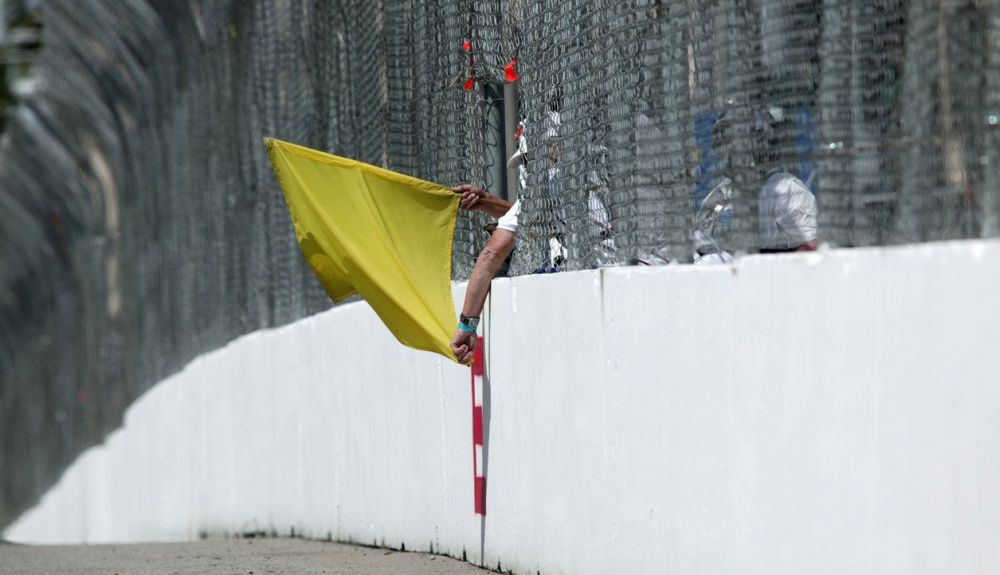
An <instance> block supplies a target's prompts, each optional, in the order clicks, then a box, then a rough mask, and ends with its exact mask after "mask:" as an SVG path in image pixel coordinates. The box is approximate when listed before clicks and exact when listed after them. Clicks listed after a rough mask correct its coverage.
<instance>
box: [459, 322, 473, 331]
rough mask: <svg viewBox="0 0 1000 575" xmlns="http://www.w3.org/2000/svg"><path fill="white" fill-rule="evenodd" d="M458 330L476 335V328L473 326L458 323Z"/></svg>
mask: <svg viewBox="0 0 1000 575" xmlns="http://www.w3.org/2000/svg"><path fill="white" fill-rule="evenodd" d="M458 329H460V330H462V331H467V332H469V333H476V328H474V327H472V326H468V325H465V324H464V323H462V322H458Z"/></svg>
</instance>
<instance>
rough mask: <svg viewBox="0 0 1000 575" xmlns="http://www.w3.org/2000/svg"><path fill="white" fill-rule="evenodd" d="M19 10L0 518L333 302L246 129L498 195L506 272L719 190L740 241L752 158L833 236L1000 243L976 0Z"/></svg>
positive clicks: (547, 264)
mask: <svg viewBox="0 0 1000 575" xmlns="http://www.w3.org/2000/svg"><path fill="white" fill-rule="evenodd" d="M39 4H40V8H39V13H38V15H39V19H40V21H41V22H42V26H43V42H44V49H43V51H42V55H41V57H40V59H39V61H38V62H37V64H36V66H35V76H36V81H35V82H34V84H33V88H32V91H31V93H29V94H27V95H25V96H23V98H22V101H21V104H20V105H19V106H18V107H16V108H14V109H12V110H10V111H9V113H8V118H7V129H6V132H5V133H4V134H3V135H2V138H0V469H3V470H4V473H3V476H2V477H0V482H2V485H0V524H4V523H6V522H7V521H9V520H10V519H12V518H13V517H15V516H16V514H17V513H18V512H19V511H20V510H22V509H23V508H24V507H25V506H26V505H29V504H30V503H31V502H32V501H33V500H34V499H35V498H36V497H37V496H38V495H39V494H40V493H42V492H43V491H44V489H45V488H47V487H48V486H49V485H50V484H51V483H52V481H54V480H55V479H56V478H57V477H58V475H59V473H60V471H61V470H62V469H63V468H64V467H65V465H66V464H67V463H69V462H70V461H71V460H72V459H73V458H74V457H75V456H76V455H78V454H79V453H80V452H81V450H83V449H85V448H86V447H88V446H89V445H92V444H94V443H96V442H98V441H100V439H101V438H102V437H103V436H104V435H105V434H106V433H107V432H108V431H109V430H110V429H113V428H114V427H116V426H117V425H118V424H119V422H120V417H121V413H122V412H123V410H124V408H125V407H126V406H127V405H128V404H129V403H130V402H131V401H133V400H134V399H135V398H136V397H137V396H138V395H139V394H141V393H142V392H143V391H145V390H146V389H148V388H149V386H151V385H152V384H153V383H155V382H156V381H158V380H160V379H162V378H163V377H165V376H167V375H169V374H170V373H173V372H175V371H176V370H178V369H179V368H180V367H181V366H183V364H184V363H185V362H187V361H189V360H190V359H191V358H193V357H194V356H195V355H197V354H199V353H202V352H205V351H207V350H210V349H213V348H216V347H219V346H221V345H223V344H225V343H226V342H227V341H229V340H231V339H232V338H234V337H236V336H238V335H240V334H244V333H247V332H250V331H253V330H256V329H260V328H265V327H269V326H276V325H280V324H283V323H286V322H289V321H292V320H295V319H297V318H301V317H303V316H306V315H308V314H312V313H315V312H318V311H320V310H323V309H325V308H327V307H329V305H330V303H329V301H328V300H327V298H326V296H325V295H324V293H323V291H322V290H321V289H320V288H319V287H318V284H317V282H316V281H315V280H314V278H313V277H312V274H311V272H310V271H309V270H308V268H307V267H306V266H305V265H304V263H303V261H302V258H301V257H300V256H299V254H298V248H297V246H296V243H295V238H294V235H293V233H292V230H291V226H290V225H289V218H288V214H287V211H286V209H285V206H284V203H283V199H282V197H281V193H280V190H279V189H278V187H277V184H276V182H275V180H274V178H273V177H272V175H271V171H270V167H269V165H268V163H267V157H266V154H265V152H264V148H263V145H262V143H261V138H262V137H264V136H273V137H278V138H282V139H286V140H290V141H293V142H296V143H300V144H303V145H306V146H310V147H314V148H319V149H325V150H329V151H331V152H333V153H336V154H339V155H343V156H348V157H352V158H357V159H359V160H362V161H365V162H369V163H373V164H377V165H381V166H385V167H388V168H390V169H394V170H398V171H402V172H405V173H409V174H412V175H415V176H418V177H421V178H425V179H429V180H434V181H438V182H441V183H444V184H448V185H453V184H457V183H463V182H472V183H475V184H478V185H483V186H486V187H488V188H489V189H490V190H492V191H495V192H497V193H501V194H502V193H504V192H506V193H507V194H508V195H509V196H513V195H515V194H516V195H518V196H520V197H521V199H522V207H523V216H522V221H523V224H522V230H523V232H522V233H521V235H520V237H519V239H518V242H519V243H518V248H517V250H516V252H515V255H514V258H513V263H512V266H511V273H513V274H524V273H530V272H533V271H539V270H541V271H554V270H575V269H587V268H592V267H595V266H605V265H624V264H628V263H630V262H632V261H634V260H636V259H643V258H645V257H646V255H647V254H651V253H655V254H659V255H661V256H663V258H664V259H672V260H676V261H681V262H683V261H690V259H691V252H692V244H691V234H692V227H693V216H694V214H695V211H696V209H697V208H698V207H699V205H700V203H701V202H702V201H703V200H704V199H705V198H706V196H707V195H708V193H709V191H710V190H712V189H713V188H714V187H715V186H716V185H717V184H719V183H720V182H722V181H723V180H724V179H726V178H728V179H729V180H730V181H731V182H732V202H731V209H730V210H728V211H726V212H725V213H723V214H722V217H721V218H720V219H719V221H718V225H717V229H716V230H715V232H714V233H715V239H716V240H717V241H718V243H719V244H720V245H721V246H722V247H723V248H724V249H726V250H729V251H731V252H734V253H740V252H754V251H756V250H757V249H758V247H759V240H758V235H759V231H760V230H759V224H758V206H757V198H758V194H759V191H760V188H761V186H762V184H763V182H764V181H765V180H766V179H767V178H768V177H769V175H770V174H772V173H774V172H775V171H784V172H788V173H791V174H792V175H794V176H796V177H797V178H799V179H800V180H801V181H802V182H803V183H804V184H805V185H806V186H808V187H809V189H810V190H811V191H812V192H813V193H814V194H815V198H816V202H817V204H818V221H819V239H820V241H822V242H826V243H830V244H832V245H838V246H870V245H888V244H898V243H907V242H917V241H928V240H943V239H954V238H976V237H995V236H997V235H1000V157H998V153H1000V141H998V138H1000V0H966V1H958V0H909V1H904V0H708V1H691V0H688V1H667V0H589V1H584V0H534V1H527V0H465V1H458V0H389V1H386V0H242V1H237V0H114V1H111V0H42V1H41V2H40V3H39ZM518 78H519V79H518ZM512 80H516V81H515V82H512ZM519 124H520V125H521V126H522V127H523V131H522V134H521V136H520V138H519V139H518V140H514V139H513V137H512V133H513V132H514V131H515V129H517V127H518V125H519ZM521 142H523V144H522V143H521ZM518 145H522V146H523V147H524V149H525V151H526V154H525V156H524V159H523V160H519V161H516V162H512V163H511V165H510V166H508V165H507V158H508V157H509V156H510V155H511V154H512V153H513V151H514V149H515V147H516V146H518ZM486 223H487V220H486V219H485V218H484V217H482V216H480V215H477V214H473V215H471V216H470V215H468V214H463V215H462V217H461V218H460V221H459V225H458V227H457V229H456V237H455V250H454V254H455V261H454V271H455V276H456V277H457V278H459V279H461V278H464V277H467V275H468V273H469V271H470V270H471V267H472V265H473V263H474V261H475V257H476V255H477V254H478V252H479V250H480V249H481V247H482V245H483V244H484V242H485V240H486V239H487V233H486V232H485V231H484V230H483V225H484V224H486Z"/></svg>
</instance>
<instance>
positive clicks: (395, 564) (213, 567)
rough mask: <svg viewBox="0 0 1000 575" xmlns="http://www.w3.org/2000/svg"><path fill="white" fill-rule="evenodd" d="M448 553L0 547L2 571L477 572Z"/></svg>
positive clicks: (310, 545) (262, 546)
mask: <svg viewBox="0 0 1000 575" xmlns="http://www.w3.org/2000/svg"><path fill="white" fill-rule="evenodd" d="M484 573H487V571H486V570H484V569H480V568H478V567H474V566H472V565H469V564H468V563H464V562H462V561H458V560H455V559H451V558H448V557H441V556H436V555H428V554H425V553H403V552H398V551H390V550H387V549H375V548H369V547H357V546H352V545H342V544H339V543H326V542H320V541H305V540H301V539H226V540H207V541H197V542H192V543H148V544H138V545H68V546H34V545H10V544H0V574H2V575H217V574H218V575H320V574H325V575H390V574H393V575H395V574H406V575H410V574H412V575H432V574H433V575H472V574H475V575H483V574H484Z"/></svg>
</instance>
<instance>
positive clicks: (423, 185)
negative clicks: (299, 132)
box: [264, 137, 472, 366]
mask: <svg viewBox="0 0 1000 575" xmlns="http://www.w3.org/2000/svg"><path fill="white" fill-rule="evenodd" d="M276 145H279V146H281V147H283V148H286V149H288V151H290V152H292V153H296V154H299V155H301V156H306V157H309V158H312V159H315V160H317V161H321V162H324V163H328V164H332V165H335V166H338V167H341V168H359V169H361V170H362V171H367V172H369V173H371V174H373V175H376V176H379V177H383V178H386V179H388V180H392V181H394V182H397V183H401V184H404V185H409V186H414V187H417V188H420V189H422V190H425V191H427V192H430V193H434V194H438V195H447V196H449V197H452V198H455V201H453V202H452V203H451V206H452V207H451V211H452V214H451V218H450V220H451V226H450V227H451V230H450V233H449V235H450V236H451V238H452V240H451V244H450V245H449V246H448V282H449V291H450V284H451V280H452V272H453V268H452V265H453V263H454V257H455V227H456V226H457V225H458V204H459V202H458V198H457V196H455V195H454V193H453V192H452V191H451V190H450V189H448V187H447V186H444V185H441V184H435V183H433V182H428V181H427V180H421V179H419V178H415V177H413V176H408V175H406V174H400V173H398V172H393V171H391V170H387V169H385V168H380V167H378V166H373V165H371V164H366V163H364V162H359V161H357V160H352V159H350V158H343V157H340V156H335V155H333V154H328V153H326V152H321V151H319V150H313V149H312V148H307V147H305V146H299V145H296V144H292V143H290V142H285V141H283V140H278V139H276V138H268V137H265V138H264V147H265V148H266V150H267V154H268V157H269V159H270V160H271V169H272V171H274V176H275V178H277V180H278V185H279V186H280V187H281V192H282V195H283V196H284V195H285V194H286V192H285V180H284V177H283V175H282V173H281V170H279V169H278V162H276V161H275V157H274V154H275V149H274V147H275V146H276ZM285 205H286V206H288V205H289V204H288V198H287V197H285ZM289 217H290V218H291V207H290V206H289ZM293 224H294V221H293ZM300 251H301V249H300ZM306 264H307V265H309V269H310V270H311V271H312V272H313V275H315V276H316V277H317V280H320V279H321V278H320V277H319V275H318V274H317V273H316V270H315V269H313V267H312V264H311V263H310V262H308V261H307V262H306ZM320 285H323V282H322V281H320ZM324 292H325V293H326V294H327V297H329V298H330V299H331V300H333V301H334V303H339V302H341V301H343V300H344V299H346V298H348V297H350V296H351V295H355V294H357V293H358V292H357V290H355V291H354V292H353V293H351V294H348V295H346V296H344V297H342V298H339V299H338V298H336V297H334V296H333V294H331V293H330V292H329V291H327V290H326V289H325V287H324ZM362 297H364V296H362ZM451 310H452V313H451V318H452V323H454V324H456V325H457V324H458V316H456V315H455V307H454V305H452V307H451ZM383 323H384V322H383ZM446 330H447V328H446ZM389 333H392V330H389ZM445 333H447V331H445ZM392 335H393V337H394V338H395V339H396V341H399V342H400V343H402V344H403V345H405V346H406V347H409V348H411V349H417V350H419V351H429V352H431V353H438V354H439V355H444V356H445V357H447V358H448V359H450V360H451V361H453V362H455V363H457V364H459V365H466V366H468V365H471V364H472V361H471V360H470V361H469V362H467V363H462V362H460V361H458V358H456V357H455V356H454V354H447V355H445V354H441V353H440V352H439V351H438V350H435V349H424V348H419V347H415V346H412V345H410V344H408V343H405V342H403V341H401V340H400V339H399V337H397V336H396V334H394V333H393V334H392Z"/></svg>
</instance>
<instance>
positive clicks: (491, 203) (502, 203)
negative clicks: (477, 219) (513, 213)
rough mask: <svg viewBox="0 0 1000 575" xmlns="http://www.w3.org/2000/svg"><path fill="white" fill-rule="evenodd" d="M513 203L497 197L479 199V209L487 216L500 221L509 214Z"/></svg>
mask: <svg viewBox="0 0 1000 575" xmlns="http://www.w3.org/2000/svg"><path fill="white" fill-rule="evenodd" d="M513 205H514V204H513V203H512V202H508V201H507V200H504V199H502V198H498V197H496V196H485V197H482V198H479V207H480V209H481V210H482V211H483V212H485V213H486V214H488V215H490V216H492V217H494V218H497V219H500V218H502V217H503V216H504V214H506V213H507V211H508V210H510V208H511V207H512V206H513Z"/></svg>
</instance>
